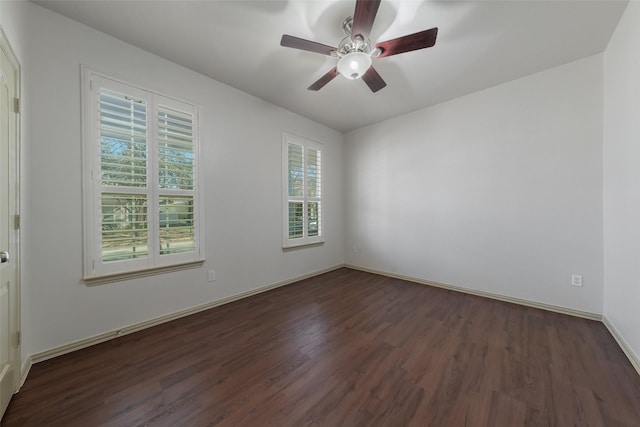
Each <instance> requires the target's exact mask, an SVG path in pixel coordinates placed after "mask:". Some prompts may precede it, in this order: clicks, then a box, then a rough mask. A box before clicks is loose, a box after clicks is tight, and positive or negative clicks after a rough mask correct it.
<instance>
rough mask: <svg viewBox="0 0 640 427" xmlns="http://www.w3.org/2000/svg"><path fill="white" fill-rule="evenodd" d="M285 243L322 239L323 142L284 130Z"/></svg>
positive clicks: (287, 244) (309, 241) (304, 243)
mask: <svg viewBox="0 0 640 427" xmlns="http://www.w3.org/2000/svg"><path fill="white" fill-rule="evenodd" d="M282 140H283V143H282V153H283V159H282V160H283V168H282V169H283V227H282V228H283V232H282V241H283V243H282V245H283V247H285V248H287V247H294V246H302V245H309V244H315V243H320V242H323V241H324V237H323V234H322V227H323V223H322V145H321V144H318V143H315V142H312V141H309V140H306V139H304V138H300V137H297V136H294V135H289V134H284V135H283V138H282Z"/></svg>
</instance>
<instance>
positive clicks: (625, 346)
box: [602, 316, 640, 374]
mask: <svg viewBox="0 0 640 427" xmlns="http://www.w3.org/2000/svg"><path fill="white" fill-rule="evenodd" d="M602 323H604V326H606V327H607V329H608V330H609V332H610V333H611V335H613V338H614V339H615V340H616V342H617V343H618V345H619V346H620V348H621V349H622V351H623V352H624V354H625V355H626V356H627V358H628V359H629V362H631V364H632V365H633V367H634V368H635V369H636V371H638V374H640V357H639V356H638V355H637V354H636V352H635V351H633V348H631V346H630V345H629V343H628V342H627V340H625V339H624V337H623V336H622V334H621V333H620V331H618V329H617V328H616V327H615V326H614V325H613V323H611V321H610V320H609V319H608V318H607V316H602Z"/></svg>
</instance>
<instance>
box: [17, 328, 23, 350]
mask: <svg viewBox="0 0 640 427" xmlns="http://www.w3.org/2000/svg"><path fill="white" fill-rule="evenodd" d="M21 339H22V332H21V331H18V332H16V347H18V346H19V345H20V340H21Z"/></svg>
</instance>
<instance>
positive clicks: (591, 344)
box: [2, 269, 640, 427]
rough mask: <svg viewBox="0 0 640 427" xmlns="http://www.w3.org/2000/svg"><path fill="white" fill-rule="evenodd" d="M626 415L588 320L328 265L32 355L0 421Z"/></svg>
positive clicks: (469, 420) (628, 401) (623, 372)
mask: <svg viewBox="0 0 640 427" xmlns="http://www.w3.org/2000/svg"><path fill="white" fill-rule="evenodd" d="M209 425H222V426H309V425H313V426H320V425H324V426H378V425H380V426H394V427H395V426H474V427H475V426H506V427H514V426H635V427H637V426H640V375H638V374H637V372H636V371H635V370H634V369H633V367H632V366H631V364H630V363H629V361H628V360H627V359H626V358H625V356H624V354H623V353H622V351H621V350H620V348H619V347H618V346H617V344H616V343H615V341H614V340H613V338H612V337H611V335H610V334H609V333H608V331H607V330H606V329H605V327H604V326H603V325H602V324H601V323H599V322H595V321H590V320H585V319H579V318H574V317H570V316H566V315H561V314H556V313H551V312H546V311H541V310H537V309H533V308H527V307H522V306H518V305H513V304H508V303H504V302H499V301H494V300H490V299H484V298H480V297H475V296H470V295H465V294H461V293H456V292H452V291H447V290H442V289H437V288H431V287H428V286H423V285H418V284H413V283H409V282H404V281H401V280H397V279H391V278H387V277H382V276H377V275H373V274H368V273H363V272H359V271H354V270H350V269H340V270H336V271H334V272H331V273H327V274H324V275H321V276H318V277H314V278H312V279H308V280H304V281H302V282H299V283H296V284H293V285H289V286H285V287H282V288H279V289H276V290H273V291H270V292H266V293H263V294H260V295H257V296H253V297H250V298H246V299H243V300H241V301H237V302H234V303H230V304H227V305H224V306H221V307H217V308H215V309H211V310H208V311H206V312H202V313H199V314H195V315H192V316H189V317H185V318H182V319H179V320H176V321H173V322H170V323H166V324H163V325H160V326H156V327H154V328H150V329H147V330H144V331H141V332H138V333H135V334H131V335H127V336H124V337H121V338H118V339H115V340H112V341H109V342H106V343H103V344H100V345H96V346H93V347H90V348H87V349H84V350H80V351H76V352H74V353H71V354H68V355H65V356H61V357H58V358H55V359H52V360H48V361H45V362H41V363H38V364H36V365H34V366H33V368H32V369H31V373H30V374H29V377H28V379H27V381H26V383H25V385H24V387H23V388H22V390H21V391H20V393H18V394H17V395H16V396H14V399H13V401H12V402H11V404H10V406H9V408H8V410H7V412H6V414H5V417H4V419H3V421H2V426H5V427H10V426H21V427H24V426H47V427H50V426H209Z"/></svg>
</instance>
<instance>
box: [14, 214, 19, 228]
mask: <svg viewBox="0 0 640 427" xmlns="http://www.w3.org/2000/svg"><path fill="white" fill-rule="evenodd" d="M13 226H14V227H15V229H16V230H20V215H15V216H14V218H13Z"/></svg>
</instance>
